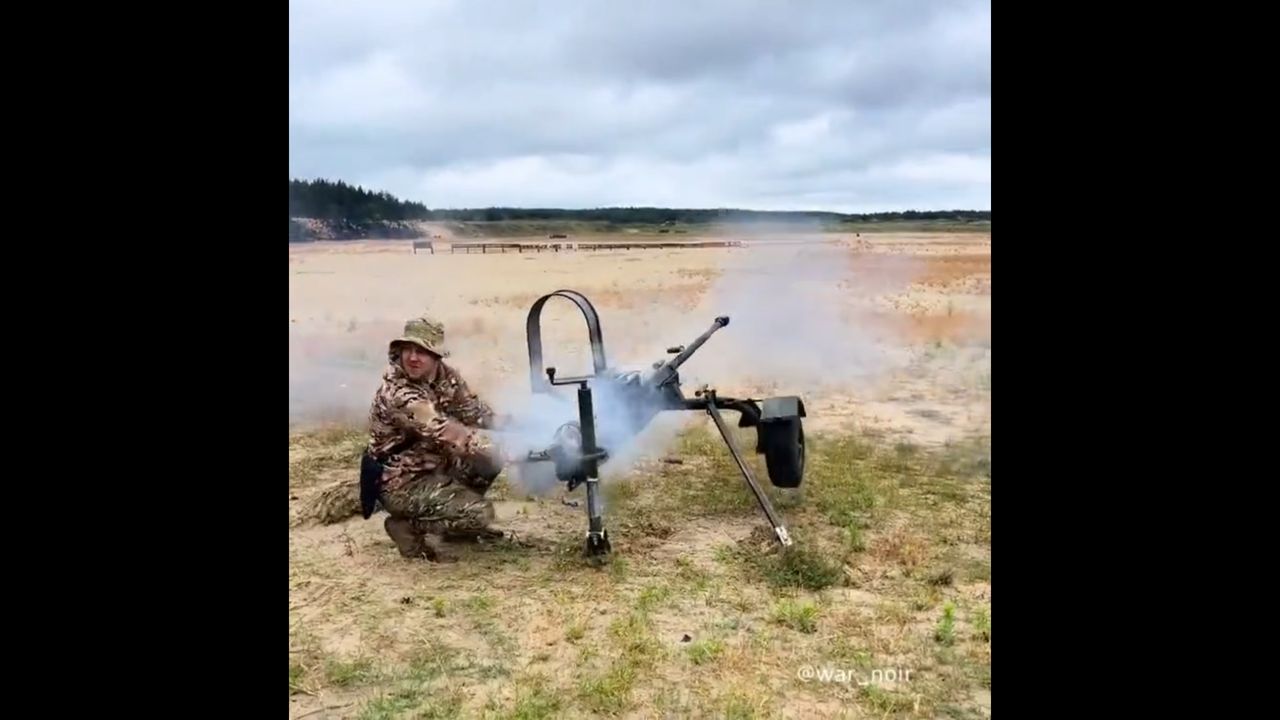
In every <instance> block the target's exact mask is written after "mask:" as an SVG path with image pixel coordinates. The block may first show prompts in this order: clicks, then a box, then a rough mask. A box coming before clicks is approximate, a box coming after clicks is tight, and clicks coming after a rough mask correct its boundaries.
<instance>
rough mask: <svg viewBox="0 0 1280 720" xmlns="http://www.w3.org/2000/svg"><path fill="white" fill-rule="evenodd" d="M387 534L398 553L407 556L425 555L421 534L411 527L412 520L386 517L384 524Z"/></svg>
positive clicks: (417, 556) (418, 556) (419, 556)
mask: <svg viewBox="0 0 1280 720" xmlns="http://www.w3.org/2000/svg"><path fill="white" fill-rule="evenodd" d="M385 527H386V530H387V535H390V536H391V539H392V540H393V541H394V542H395V544H396V549H398V550H399V551H400V554H401V555H402V556H404V557H407V558H421V557H425V552H426V548H425V544H424V543H423V536H422V534H421V533H419V532H418V531H417V530H415V529H414V527H413V522H412V521H410V520H407V519H405V518H395V517H389V518H387V522H386V524H385Z"/></svg>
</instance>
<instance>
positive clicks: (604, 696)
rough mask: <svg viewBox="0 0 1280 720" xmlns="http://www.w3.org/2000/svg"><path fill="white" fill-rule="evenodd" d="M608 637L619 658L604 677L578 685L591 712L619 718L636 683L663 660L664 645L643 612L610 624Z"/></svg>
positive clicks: (586, 679)
mask: <svg viewBox="0 0 1280 720" xmlns="http://www.w3.org/2000/svg"><path fill="white" fill-rule="evenodd" d="M609 637H610V638H611V639H612V640H613V642H614V645H615V647H616V648H617V651H616V655H615V656H614V658H613V660H612V662H611V663H610V664H609V668H608V670H606V671H605V672H604V673H602V674H600V675H597V676H593V677H587V678H583V679H582V681H580V682H579V684H578V699H579V701H580V702H582V704H583V705H584V706H585V707H586V708H587V709H588V710H590V711H592V712H595V713H604V714H617V713H620V712H622V711H623V710H626V709H627V708H629V707H630V706H631V702H632V690H633V687H634V685H635V682H636V679H637V678H638V677H641V676H642V675H643V674H644V673H646V672H647V671H649V670H651V669H652V668H653V667H654V665H655V664H656V663H657V661H658V660H659V659H660V658H661V655H662V645H661V644H660V643H659V642H658V640H657V638H656V637H654V634H653V629H652V627H651V624H650V620H649V617H648V615H647V614H646V613H645V612H644V611H641V610H637V611H632V612H630V613H628V614H627V615H625V616H624V617H621V618H619V619H617V620H615V621H614V622H613V623H611V624H610V626H609Z"/></svg>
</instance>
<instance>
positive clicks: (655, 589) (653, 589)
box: [636, 585, 671, 613]
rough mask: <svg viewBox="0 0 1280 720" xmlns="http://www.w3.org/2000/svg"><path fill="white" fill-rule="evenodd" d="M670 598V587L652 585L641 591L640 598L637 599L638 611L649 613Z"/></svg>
mask: <svg viewBox="0 0 1280 720" xmlns="http://www.w3.org/2000/svg"><path fill="white" fill-rule="evenodd" d="M669 597H671V588H670V587H669V586H667V585H650V586H648V587H646V588H645V589H644V590H641V591H640V596H639V597H638V598H636V609H637V610H639V611H640V612H646V613H647V612H649V611H651V610H653V609H654V608H655V607H657V606H658V605H660V604H662V602H663V601H665V600H666V599H667V598H669Z"/></svg>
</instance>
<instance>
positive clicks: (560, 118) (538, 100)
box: [289, 0, 991, 212]
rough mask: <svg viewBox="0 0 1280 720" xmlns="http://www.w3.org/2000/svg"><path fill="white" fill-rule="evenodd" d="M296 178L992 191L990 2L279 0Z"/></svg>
mask: <svg viewBox="0 0 1280 720" xmlns="http://www.w3.org/2000/svg"><path fill="white" fill-rule="evenodd" d="M289 8H290V19H289V42H290V48H289V63H290V69H289V173H290V176H291V177H293V178H305V179H311V178H318V177H325V178H329V179H334V180H336V179H342V180H346V181H348V182H351V183H358V184H361V185H364V186H365V187H367V188H373V189H379V190H386V191H388V192H391V193H393V194H395V195H397V196H399V197H402V198H405V199H410V200H417V201H420V202H423V203H425V204H426V205H427V206H428V207H431V208H450V207H488V206H521V207H564V208H584V207H602V206H625V205H655V206H667V207H685V208H689V207H699V208H703V207H738V208H750V209H761V210H775V209H776V210H784V209H786V210H835V211H840V212H874V211H892V210H910V209H918V210H940V209H973V210H989V209H990V208H991V6H990V0H980V1H977V2H968V1H965V0H957V1H954V2H947V1H943V0H937V1H933V2H925V1H923V0H831V1H829V2H828V1H825V0H823V1H819V0H790V1H788V0H772V1H767V2H766V1H764V0H759V1H757V0H683V1H682V0H675V1H673V2H666V1H662V2H658V1H654V0H649V1H641V0H636V1H633V2H612V1H609V0H594V1H589V0H578V1H576V2H574V1H568V0H566V1H563V2H561V1H555V2H552V1H550V0H538V1H536V2H530V1H523V0H453V1H443V0H403V1H395V0H378V1H375V0H367V1H362V2H352V1H351V0H330V1H327V2H325V1H321V0H290V3H289Z"/></svg>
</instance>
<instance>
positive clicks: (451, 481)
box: [379, 473, 493, 535]
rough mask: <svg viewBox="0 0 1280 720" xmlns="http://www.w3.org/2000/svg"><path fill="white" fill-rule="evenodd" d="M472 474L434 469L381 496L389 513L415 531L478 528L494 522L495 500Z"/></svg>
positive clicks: (456, 530) (468, 529) (449, 530)
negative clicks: (409, 525) (474, 480)
mask: <svg viewBox="0 0 1280 720" xmlns="http://www.w3.org/2000/svg"><path fill="white" fill-rule="evenodd" d="M467 479H469V478H462V477H458V476H451V475H444V474H441V473H431V474H424V475H420V476H418V477H416V478H414V479H412V480H410V481H408V482H406V483H404V484H403V485H400V486H398V487H396V488H395V489H393V490H384V491H383V492H382V493H381V494H380V497H379V499H380V500H381V501H382V507H383V509H384V510H386V511H387V514H388V515H390V516H391V517H392V518H395V519H397V520H407V521H409V522H410V524H411V525H412V527H413V529H414V531H416V532H417V533H421V534H428V535H443V534H446V533H452V532H470V531H479V530H483V529H485V528H486V527H488V525H489V523H491V522H493V503H491V502H489V501H488V500H486V499H485V497H484V491H485V490H487V489H488V488H487V487H485V485H484V484H483V483H469V482H464V480H467Z"/></svg>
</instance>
